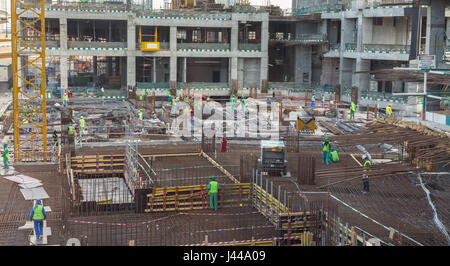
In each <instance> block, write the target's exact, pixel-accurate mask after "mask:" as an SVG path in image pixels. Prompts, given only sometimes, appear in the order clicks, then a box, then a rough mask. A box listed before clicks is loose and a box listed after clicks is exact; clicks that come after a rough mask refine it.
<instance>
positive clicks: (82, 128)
mask: <svg viewBox="0 0 450 266" xmlns="http://www.w3.org/2000/svg"><path fill="white" fill-rule="evenodd" d="M84 126H85V121H84V118H83V116H81V117H80V136H81V137H82V138H83V133H84Z"/></svg>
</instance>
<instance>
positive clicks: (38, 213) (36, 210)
mask: <svg viewBox="0 0 450 266" xmlns="http://www.w3.org/2000/svg"><path fill="white" fill-rule="evenodd" d="M46 217H47V215H46V214H45V209H44V206H42V202H41V200H40V199H37V200H36V204H35V205H34V206H33V208H32V209H31V212H30V220H32V221H33V222H34V235H35V236H36V241H37V240H42V234H43V233H44V220H45V218H46Z"/></svg>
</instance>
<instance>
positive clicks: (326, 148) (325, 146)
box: [320, 139, 331, 165]
mask: <svg viewBox="0 0 450 266" xmlns="http://www.w3.org/2000/svg"><path fill="white" fill-rule="evenodd" d="M320 146H321V147H322V162H324V163H326V164H327V165H328V164H329V159H330V157H329V152H330V148H331V145H330V142H329V141H328V139H325V141H324V142H322V143H321V144H320Z"/></svg>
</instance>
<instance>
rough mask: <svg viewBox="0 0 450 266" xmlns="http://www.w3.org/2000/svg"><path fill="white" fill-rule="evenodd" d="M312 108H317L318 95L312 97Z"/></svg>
mask: <svg viewBox="0 0 450 266" xmlns="http://www.w3.org/2000/svg"><path fill="white" fill-rule="evenodd" d="M311 107H312V108H314V107H316V95H314V94H313V95H312V96H311Z"/></svg>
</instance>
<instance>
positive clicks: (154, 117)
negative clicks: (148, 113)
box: [152, 111, 156, 119]
mask: <svg viewBox="0 0 450 266" xmlns="http://www.w3.org/2000/svg"><path fill="white" fill-rule="evenodd" d="M152 119H156V114H155V111H152Z"/></svg>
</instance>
